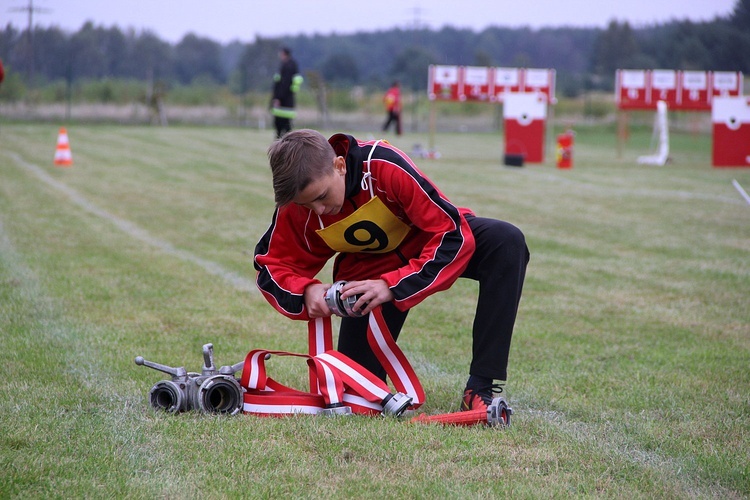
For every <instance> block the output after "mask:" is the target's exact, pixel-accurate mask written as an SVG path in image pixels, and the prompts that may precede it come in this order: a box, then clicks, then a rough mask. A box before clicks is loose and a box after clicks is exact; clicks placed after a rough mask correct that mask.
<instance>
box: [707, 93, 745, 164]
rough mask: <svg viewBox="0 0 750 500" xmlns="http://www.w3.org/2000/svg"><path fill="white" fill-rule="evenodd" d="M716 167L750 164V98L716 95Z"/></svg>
mask: <svg viewBox="0 0 750 500" xmlns="http://www.w3.org/2000/svg"><path fill="white" fill-rule="evenodd" d="M711 122H712V123H713V154H712V160H713V166H715V167H750V97H743V96H740V97H721V96H719V97H714V99H713V107H712V109H711Z"/></svg>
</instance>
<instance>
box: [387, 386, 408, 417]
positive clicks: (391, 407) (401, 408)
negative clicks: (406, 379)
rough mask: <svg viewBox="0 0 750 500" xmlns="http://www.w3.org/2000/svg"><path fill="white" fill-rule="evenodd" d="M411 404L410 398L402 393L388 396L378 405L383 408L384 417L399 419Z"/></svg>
mask: <svg viewBox="0 0 750 500" xmlns="http://www.w3.org/2000/svg"><path fill="white" fill-rule="evenodd" d="M411 402H412V397H411V396H407V395H406V394H404V393H403V392H397V393H395V394H388V395H387V396H386V397H385V399H383V402H382V403H380V404H381V405H382V406H383V415H384V416H386V417H400V416H401V415H403V414H404V412H405V411H406V409H407V408H409V405H410V404H411Z"/></svg>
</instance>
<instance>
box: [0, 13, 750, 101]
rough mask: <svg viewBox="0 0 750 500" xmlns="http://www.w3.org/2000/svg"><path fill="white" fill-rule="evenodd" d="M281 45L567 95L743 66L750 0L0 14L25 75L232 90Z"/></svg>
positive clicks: (273, 64)
mask: <svg viewBox="0 0 750 500" xmlns="http://www.w3.org/2000/svg"><path fill="white" fill-rule="evenodd" d="M281 44H285V45H288V46H290V47H291V48H292V49H293V51H294V55H295V57H296V58H297V60H298V62H299V63H300V66H301V68H302V70H303V72H305V73H307V75H308V76H309V77H310V80H311V81H313V82H318V83H320V82H325V83H326V84H327V85H338V86H351V85H369V86H373V87H375V86H377V87H380V88H382V87H383V86H385V85H386V84H387V83H388V82H389V81H390V80H392V79H400V80H401V81H402V82H403V83H404V84H405V85H406V86H408V87H410V88H413V89H415V90H418V89H424V88H425V87H426V78H427V66H428V65H429V64H465V65H480V66H516V67H540V68H545V67H549V68H555V69H556V70H557V74H558V89H559V90H560V92H561V93H562V94H564V95H569V96H574V95H577V94H578V93H580V92H582V91H584V90H588V89H592V88H601V89H603V90H607V89H611V88H612V85H613V75H614V71H615V69H617V68H644V69H649V68H672V69H695V70H726V71H729V70H732V71H743V72H746V73H750V0H737V3H736V5H735V8H734V10H733V12H732V14H731V15H729V16H728V17H726V18H716V19H714V20H712V21H708V22H700V23H695V22H691V21H688V20H674V21H671V22H669V23H665V24H659V25H653V26H646V27H640V28H633V27H632V26H630V25H629V24H628V23H627V22H618V21H612V22H611V23H610V24H609V26H608V27H607V28H606V29H597V28H571V27H561V28H547V29H540V30H532V29H528V28H519V29H511V28H501V27H490V28H487V29H485V30H483V31H481V32H474V31H471V30H466V29H456V28H451V27H445V28H442V29H440V30H430V29H414V30H403V29H392V30H387V31H379V32H373V33H356V34H352V35H336V34H331V35H314V36H307V35H299V36H293V37H284V38H279V39H271V38H256V39H255V40H254V41H253V42H250V43H242V42H239V41H236V42H233V43H230V44H226V45H222V44H219V43H217V42H215V41H213V40H211V39H208V38H203V37H199V36H196V35H195V34H187V35H185V37H184V38H183V39H182V40H181V41H180V42H179V43H177V44H169V43H167V42H165V41H163V40H161V39H160V38H159V37H158V36H156V35H155V34H153V33H151V32H148V31H144V32H138V31H135V30H133V29H128V30H125V31H122V30H121V29H120V28H118V27H116V26H115V27H109V28H107V27H102V26H95V25H94V24H92V23H90V22H89V23H86V24H84V25H83V26H82V27H81V28H80V29H79V30H78V31H77V32H75V33H67V32H64V31H62V30H60V29H59V28H57V27H50V28H41V27H35V28H34V29H33V30H31V32H29V31H28V30H20V29H18V28H15V27H14V26H13V25H11V24H8V25H7V26H6V27H5V29H3V30H0V58H2V60H3V61H4V63H5V65H6V67H7V68H8V69H9V70H12V71H14V72H16V73H17V74H20V75H23V77H24V80H25V82H26V84H27V85H29V84H33V85H41V84H45V83H48V82H54V81H60V80H62V81H65V82H67V83H68V84H71V83H73V82H76V81H81V80H92V79H103V78H116V79H136V80H147V81H161V82H164V83H166V84H168V85H180V84H183V85H187V84H194V83H211V84H217V85H226V86H228V88H229V89H230V90H231V91H232V92H234V93H236V94H243V93H245V92H248V91H251V90H256V91H257V90H263V89H268V87H269V85H270V80H271V76H272V75H273V73H274V72H275V71H276V69H277V65H278V59H277V52H278V48H279V47H280V45H281Z"/></svg>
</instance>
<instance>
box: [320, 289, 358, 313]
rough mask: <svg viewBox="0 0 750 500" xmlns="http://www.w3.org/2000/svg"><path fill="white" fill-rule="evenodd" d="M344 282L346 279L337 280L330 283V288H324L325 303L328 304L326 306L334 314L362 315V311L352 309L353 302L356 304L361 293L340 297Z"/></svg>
mask: <svg viewBox="0 0 750 500" xmlns="http://www.w3.org/2000/svg"><path fill="white" fill-rule="evenodd" d="M346 283H347V282H346V281H337V282H336V283H334V284H333V285H331V288H329V289H328V290H326V294H325V300H326V304H328V308H329V309H330V310H331V312H332V313H333V314H335V315H336V316H341V317H342V318H359V317H361V316H362V313H361V312H359V311H355V310H354V304H356V302H357V300H359V298H360V297H361V296H362V294H359V295H352V296H350V297H347V298H345V299H342V298H341V292H342V290H343V288H344V285H346Z"/></svg>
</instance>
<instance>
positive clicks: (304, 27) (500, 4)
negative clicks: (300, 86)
mask: <svg viewBox="0 0 750 500" xmlns="http://www.w3.org/2000/svg"><path fill="white" fill-rule="evenodd" d="M31 2H33V7H34V10H35V12H34V17H33V19H34V25H36V26H44V27H48V26H52V25H55V26H58V27H60V28H62V29H64V30H67V31H77V30H78V29H79V28H80V27H81V26H82V25H83V23H85V22H86V21H92V22H94V24H95V25H98V26H104V27H107V28H108V27H111V26H115V25H116V26H118V27H119V28H120V29H123V30H124V29H127V28H134V29H136V30H137V31H141V30H149V31H152V32H154V33H156V34H157V35H158V36H159V37H160V38H162V39H164V40H167V41H169V42H177V41H179V40H180V39H181V38H182V37H183V36H184V35H185V34H187V33H194V34H196V35H199V36H203V37H207V38H211V39H213V40H215V41H217V42H221V43H227V42H230V41H233V40H239V41H241V42H252V41H253V40H255V37H256V36H258V35H260V36H272V37H277V36H282V35H297V34H316V33H317V34H324V35H325V34H330V33H340V34H344V33H353V32H356V31H376V30H384V29H389V28H394V27H399V28H409V27H412V26H414V25H419V26H423V27H424V26H426V27H429V28H433V29H439V28H441V27H443V26H446V25H450V26H454V27H457V28H471V29H474V30H481V29H483V28H486V27H487V26H490V25H496V26H504V27H519V26H529V27H532V28H540V27H557V26H577V27H602V28H603V27H606V26H607V24H608V23H609V21H611V20H613V19H616V20H618V21H626V20H627V21H629V22H630V23H631V25H633V26H634V27H638V26H644V25H648V24H654V23H663V22H667V21H670V20H675V19H678V20H684V19H691V20H694V21H705V20H711V19H713V18H714V17H716V16H726V15H728V14H730V13H731V12H732V10H733V9H734V5H735V3H736V0H485V1H471V0H468V1H466V0H464V1H461V0H378V1H374V2H361V1H356V0H349V1H346V0H335V1H334V0H118V1H108V0H72V1H71V0H67V1H66V0H0V23H1V24H2V26H5V25H6V24H7V23H9V22H10V23H12V24H13V25H14V26H16V27H18V28H25V27H26V25H27V23H28V17H27V15H28V14H27V13H28V7H29V5H30V3H31ZM24 9H25V10H24Z"/></svg>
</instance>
